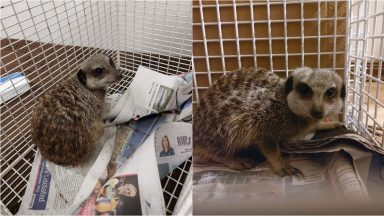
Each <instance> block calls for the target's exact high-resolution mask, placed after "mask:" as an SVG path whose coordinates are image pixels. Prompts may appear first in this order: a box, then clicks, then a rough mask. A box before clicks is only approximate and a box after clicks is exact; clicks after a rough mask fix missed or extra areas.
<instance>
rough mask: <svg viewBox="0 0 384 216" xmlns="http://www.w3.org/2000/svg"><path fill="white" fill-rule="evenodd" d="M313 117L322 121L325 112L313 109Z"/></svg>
mask: <svg viewBox="0 0 384 216" xmlns="http://www.w3.org/2000/svg"><path fill="white" fill-rule="evenodd" d="M311 116H312V117H313V118H316V119H321V118H323V112H322V111H319V110H315V109H312V110H311Z"/></svg>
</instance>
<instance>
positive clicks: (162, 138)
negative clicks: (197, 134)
mask: <svg viewBox="0 0 384 216" xmlns="http://www.w3.org/2000/svg"><path fill="white" fill-rule="evenodd" d="M155 148H156V158H157V164H158V169H159V173H160V178H164V177H165V176H166V175H167V174H168V173H169V172H170V171H172V170H173V169H175V168H176V167H178V166H179V165H180V164H182V163H183V162H185V161H186V160H187V159H188V158H190V157H191V156H192V125H191V124H189V123H184V122H173V123H168V124H164V125H162V126H160V127H159V128H158V129H157V130H156V132H155Z"/></svg>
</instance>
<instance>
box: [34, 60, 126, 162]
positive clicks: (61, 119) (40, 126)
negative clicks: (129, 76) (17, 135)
mask: <svg viewBox="0 0 384 216" xmlns="http://www.w3.org/2000/svg"><path fill="white" fill-rule="evenodd" d="M121 78H122V74H121V73H120V72H119V71H118V70H117V69H116V67H115V64H114V62H113V60H112V59H111V58H109V57H108V56H105V55H102V54H98V55H94V56H91V57H89V58H88V59H86V60H85V61H84V62H83V63H82V64H81V65H80V68H79V70H78V71H77V73H76V75H75V76H73V77H71V78H70V79H68V80H66V81H64V82H62V83H61V84H58V85H57V86H54V87H52V88H51V89H49V90H48V91H47V92H46V93H45V94H43V95H42V96H41V97H40V98H39V99H38V101H37V103H36V105H35V107H34V111H33V113H32V118H31V127H32V128H31V134H32V141H33V143H34V144H36V146H37V147H38V149H39V150H40V153H41V155H42V156H43V158H44V159H46V160H49V161H51V162H53V163H55V164H58V165H62V166H69V165H73V166H77V165H80V164H82V163H84V162H86V161H87V160H89V159H90V156H91V154H92V153H93V152H94V150H95V149H96V145H97V142H98V140H99V139H100V137H101V136H102V134H103V129H104V123H103V112H104V100H105V96H106V93H107V88H108V85H110V84H112V83H114V82H117V81H118V80H120V79H121Z"/></svg>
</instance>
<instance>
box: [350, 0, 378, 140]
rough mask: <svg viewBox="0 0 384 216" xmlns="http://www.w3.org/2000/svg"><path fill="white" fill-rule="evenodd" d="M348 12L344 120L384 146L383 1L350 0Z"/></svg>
mask: <svg viewBox="0 0 384 216" xmlns="http://www.w3.org/2000/svg"><path fill="white" fill-rule="evenodd" d="M350 11H351V16H350V20H349V23H350V26H349V31H350V37H349V44H350V45H349V58H348V68H347V70H346V79H347V80H348V81H349V82H348V83H347V84H348V85H347V86H348V91H349V97H348V99H347V102H346V110H347V112H346V113H345V119H346V122H347V124H348V126H349V127H352V128H353V129H355V130H357V131H358V132H359V133H360V134H361V135H363V136H366V137H367V138H370V139H371V140H372V141H373V142H374V143H375V144H377V145H381V146H382V147H384V138H383V128H384V73H383V61H384V2H383V1H378V0H376V1H368V0H360V1H352V4H351V9H350Z"/></svg>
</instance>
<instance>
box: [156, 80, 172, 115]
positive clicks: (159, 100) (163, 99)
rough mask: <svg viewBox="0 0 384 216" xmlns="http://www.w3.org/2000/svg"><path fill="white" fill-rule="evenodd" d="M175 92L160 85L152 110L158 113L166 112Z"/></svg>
mask: <svg viewBox="0 0 384 216" xmlns="http://www.w3.org/2000/svg"><path fill="white" fill-rule="evenodd" d="M173 92H174V90H173V89H171V88H168V87H165V86H163V85H160V87H159V90H158V91H157V95H156V98H155V102H154V103H153V106H152V109H154V110H157V111H158V112H163V111H165V110H166V109H165V108H166V107H167V105H168V103H169V101H170V100H171V97H172V95H173Z"/></svg>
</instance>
